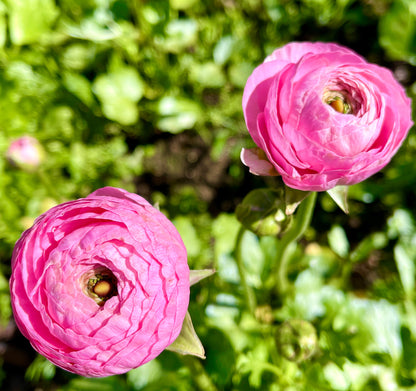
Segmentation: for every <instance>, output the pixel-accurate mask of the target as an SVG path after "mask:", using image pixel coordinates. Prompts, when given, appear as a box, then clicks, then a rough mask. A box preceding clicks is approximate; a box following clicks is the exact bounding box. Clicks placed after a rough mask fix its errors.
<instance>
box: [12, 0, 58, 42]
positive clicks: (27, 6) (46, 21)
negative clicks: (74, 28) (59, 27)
mask: <svg viewBox="0 0 416 391" xmlns="http://www.w3.org/2000/svg"><path fill="white" fill-rule="evenodd" d="M7 5H8V8H9V30H10V39H11V40H12V42H13V43H14V44H15V45H26V44H31V43H35V42H37V41H38V40H39V39H40V38H42V36H44V35H45V34H46V33H48V32H50V27H51V25H52V23H53V21H54V20H55V18H56V17H57V16H58V13H59V10H58V8H57V7H56V5H55V1H54V0H7Z"/></svg>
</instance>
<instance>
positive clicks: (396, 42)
mask: <svg viewBox="0 0 416 391" xmlns="http://www.w3.org/2000/svg"><path fill="white" fill-rule="evenodd" d="M415 24H416V4H415V2H414V1H413V0H394V1H393V4H392V5H391V7H390V8H389V10H388V12H386V13H385V14H384V15H383V16H382V18H381V19H380V24H379V41H380V45H381V46H382V47H383V48H384V49H386V51H387V53H388V54H389V55H390V56H391V57H392V58H393V59H395V60H405V61H408V62H410V63H411V64H412V65H416V46H415V45H416V30H415Z"/></svg>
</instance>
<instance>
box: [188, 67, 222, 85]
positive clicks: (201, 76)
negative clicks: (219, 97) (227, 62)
mask: <svg viewBox="0 0 416 391" xmlns="http://www.w3.org/2000/svg"><path fill="white" fill-rule="evenodd" d="M189 78H190V81H191V82H192V83H195V84H196V85H198V84H199V85H200V86H202V87H206V88H220V87H223V86H224V84H225V81H226V80H225V76H224V74H223V72H222V69H221V67H220V66H219V65H217V64H215V63H213V62H207V63H205V64H195V63H194V64H192V68H191V71H190V74H189Z"/></svg>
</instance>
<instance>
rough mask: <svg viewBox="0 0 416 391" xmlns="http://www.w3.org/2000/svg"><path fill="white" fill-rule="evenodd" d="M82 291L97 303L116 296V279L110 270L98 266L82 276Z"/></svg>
mask: <svg viewBox="0 0 416 391" xmlns="http://www.w3.org/2000/svg"><path fill="white" fill-rule="evenodd" d="M83 281H84V292H85V294H86V295H87V296H89V297H91V298H92V299H93V300H94V301H95V302H96V303H97V304H98V305H100V306H102V305H104V303H105V302H106V301H107V300H108V299H111V298H112V297H113V296H117V294H118V293H117V279H116V277H115V276H114V274H113V273H112V272H111V270H109V269H107V268H104V267H99V268H97V269H94V270H92V271H91V272H89V273H87V274H86V275H84V277H83Z"/></svg>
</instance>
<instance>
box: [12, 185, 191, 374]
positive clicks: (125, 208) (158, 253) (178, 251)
mask: <svg viewBox="0 0 416 391" xmlns="http://www.w3.org/2000/svg"><path fill="white" fill-rule="evenodd" d="M100 281H105V284H106V286H109V287H110V288H111V289H110V290H109V291H108V292H107V293H106V294H104V296H102V295H99V294H97V293H96V291H95V290H94V289H95V286H96V285H97V284H98V283H99V282H100ZM10 289H11V297H12V306H13V312H14V316H15V320H16V324H17V325H18V327H19V328H20V330H21V332H22V333H23V335H25V336H26V337H27V338H28V339H29V340H30V342H31V344H32V345H33V347H34V348H35V349H36V350H37V351H38V352H39V353H41V354H43V355H44V356H46V357H47V358H48V359H49V360H50V361H52V362H53V363H54V364H56V365H58V366H60V367H62V368H64V369H66V370H68V371H71V372H74V373H77V374H80V375H84V376H108V375H112V374H117V373H124V372H126V371H128V370H130V369H132V368H136V367H138V366H140V365H142V364H144V363H145V362H147V361H149V360H151V359H153V358H155V357H156V356H157V355H159V354H160V353H161V352H162V351H163V350H164V349H165V348H166V347H167V346H169V345H170V344H171V343H172V342H173V341H174V340H175V339H176V338H177V336H178V335H179V333H180V330H181V327H182V323H183V320H184V317H185V314H186V311H187V308H188V303H189V268H188V265H187V255H186V249H185V247H184V244H183V242H182V240H181V238H180V236H179V233H178V232H177V230H176V229H175V227H174V226H173V224H172V223H171V222H170V221H169V220H168V219H167V218H166V217H165V216H164V215H163V214H162V213H161V212H159V211H158V210H156V209H155V208H153V207H152V206H151V205H150V204H149V203H148V202H147V201H145V200H144V199H143V198H141V197H139V196H138V195H135V194H131V193H128V192H126V191H124V190H122V189H115V188H103V189H100V190H98V191H96V192H94V193H92V194H91V195H89V196H88V197H87V198H84V199H79V200H75V201H71V202H67V203H64V204H61V205H58V206H56V207H54V208H52V209H50V210H49V211H48V212H46V213H45V214H44V215H42V216H41V217H40V218H38V219H37V220H36V221H35V223H34V225H33V226H32V228H30V229H29V230H27V231H26V232H24V233H23V235H22V237H21V238H20V239H19V240H18V242H17V243H16V246H15V249H14V252H13V257H12V276H11V280H10Z"/></svg>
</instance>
